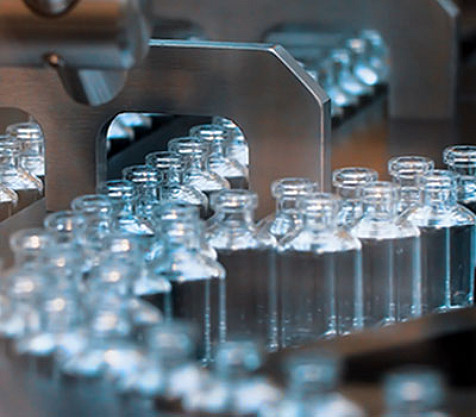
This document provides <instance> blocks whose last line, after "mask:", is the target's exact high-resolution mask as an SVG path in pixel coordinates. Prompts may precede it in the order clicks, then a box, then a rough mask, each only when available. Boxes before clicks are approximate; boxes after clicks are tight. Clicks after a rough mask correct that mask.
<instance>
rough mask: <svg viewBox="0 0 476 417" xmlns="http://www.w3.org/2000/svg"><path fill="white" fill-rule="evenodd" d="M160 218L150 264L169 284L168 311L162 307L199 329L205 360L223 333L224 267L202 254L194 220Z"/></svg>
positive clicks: (199, 237) (209, 356) (224, 327)
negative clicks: (159, 245) (156, 251)
mask: <svg viewBox="0 0 476 417" xmlns="http://www.w3.org/2000/svg"><path fill="white" fill-rule="evenodd" d="M162 220H163V221H162V222H161V225H160V229H161V235H162V236H163V243H164V247H163V250H162V252H161V254H160V256H159V257H157V258H156V259H154V260H153V261H152V262H151V265H150V268H151V270H152V271H153V274H154V275H155V276H156V277H158V278H164V279H166V280H168V281H169V282H170V283H171V285H172V292H171V303H170V305H171V311H170V312H167V311H166V317H167V316H168V317H173V318H175V319H183V320H188V321H190V322H191V323H192V324H194V325H195V326H196V327H197V328H198V329H199V335H200V340H199V357H200V359H201V361H202V362H203V363H204V364H209V363H210V362H211V361H212V360H213V357H212V353H213V352H212V350H213V348H214V346H216V345H217V344H218V343H219V342H221V341H222V340H223V339H224V337H225V331H226V321H225V320H226V316H225V298H224V285H225V281H224V278H225V271H224V269H223V267H222V266H221V265H220V264H219V263H218V262H216V261H214V260H213V259H211V258H209V257H207V256H204V255H203V254H202V252H201V250H200V240H201V236H200V230H201V229H200V227H199V226H198V222H190V221H187V220H186V221H181V220H180V219H170V220H168V221H165V220H164V219H162Z"/></svg>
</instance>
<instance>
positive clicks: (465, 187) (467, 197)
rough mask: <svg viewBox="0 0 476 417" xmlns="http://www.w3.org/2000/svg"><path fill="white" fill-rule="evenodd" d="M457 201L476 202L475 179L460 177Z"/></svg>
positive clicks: (473, 177) (472, 177)
mask: <svg viewBox="0 0 476 417" xmlns="http://www.w3.org/2000/svg"><path fill="white" fill-rule="evenodd" d="M458 201H461V202H469V201H476V177H475V176H472V175H471V176H468V175H465V176H460V177H459V187H458Z"/></svg>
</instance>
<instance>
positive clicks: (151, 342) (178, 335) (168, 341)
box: [118, 320, 207, 415]
mask: <svg viewBox="0 0 476 417" xmlns="http://www.w3.org/2000/svg"><path fill="white" fill-rule="evenodd" d="M195 340H196V329H195V328H194V327H192V326H191V325H190V323H187V322H182V321H176V320H173V321H169V322H164V323H161V324H159V325H156V326H153V327H151V328H149V329H148V331H147V334H146V346H147V359H146V360H145V361H144V362H143V364H142V366H141V367H140V368H139V369H138V371H137V372H136V373H134V374H132V375H130V376H129V377H128V378H125V379H123V380H120V381H118V390H119V392H120V393H121V394H122V395H123V396H124V397H125V398H124V399H126V400H128V401H127V403H128V405H131V404H130V403H133V404H134V403H135V404H137V403H139V405H146V406H147V405H148V407H147V409H148V411H149V412H150V411H151V410H153V400H154V399H156V398H159V399H160V403H161V404H164V403H165V404H169V405H174V404H176V403H177V402H178V401H181V400H182V398H184V397H186V396H188V395H191V394H192V393H194V392H195V391H198V390H199V389H200V388H201V387H202V385H203V384H204V383H205V381H206V377H207V374H206V372H205V370H204V369H203V368H202V367H201V366H200V364H199V363H197V362H196V361H195V354H196V344H195ZM127 397H128V398H127ZM139 398H142V399H149V402H147V401H140V400H139V401H137V400H138V399H139ZM150 401H152V404H151V403H150ZM141 403H142V404H141ZM144 403H145V404H144ZM156 414H157V410H155V414H153V415H156Z"/></svg>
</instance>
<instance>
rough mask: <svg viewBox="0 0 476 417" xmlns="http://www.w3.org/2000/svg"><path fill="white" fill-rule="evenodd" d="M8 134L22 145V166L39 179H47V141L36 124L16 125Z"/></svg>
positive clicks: (9, 128) (11, 126)
mask: <svg viewBox="0 0 476 417" xmlns="http://www.w3.org/2000/svg"><path fill="white" fill-rule="evenodd" d="M6 134H7V135H8V136H10V137H11V138H12V139H14V140H15V141H17V142H18V143H19V144H20V165H21V166H22V167H23V168H24V169H25V170H26V171H27V172H29V173H30V174H32V175H35V176H36V177H38V178H44V177H45V139H44V136H43V131H42V130H41V127H40V125H39V124H38V123H36V122H26V123H16V124H13V125H10V126H8V127H7V130H6Z"/></svg>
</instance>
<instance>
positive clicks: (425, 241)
mask: <svg viewBox="0 0 476 417" xmlns="http://www.w3.org/2000/svg"><path fill="white" fill-rule="evenodd" d="M404 219H405V220H407V221H409V222H411V223H412V224H414V225H415V226H418V227H419V229H420V231H421V252H422V279H423V281H422V291H423V295H422V297H423V311H424V312H433V311H447V310H450V309H453V308H458V307H467V306H470V305H472V304H473V293H474V280H473V274H474V267H475V256H474V254H475V246H474V245H475V241H474V240H475V216H474V214H473V213H472V212H471V211H470V210H468V209H467V208H465V207H463V206H461V205H459V204H458V202H457V177H456V175H455V174H454V173H452V172H450V171H445V170H434V171H433V173H431V174H430V175H427V176H426V177H424V178H423V202H422V204H421V205H420V206H418V207H414V208H413V209H411V210H409V211H407V212H406V213H405V214H404Z"/></svg>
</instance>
